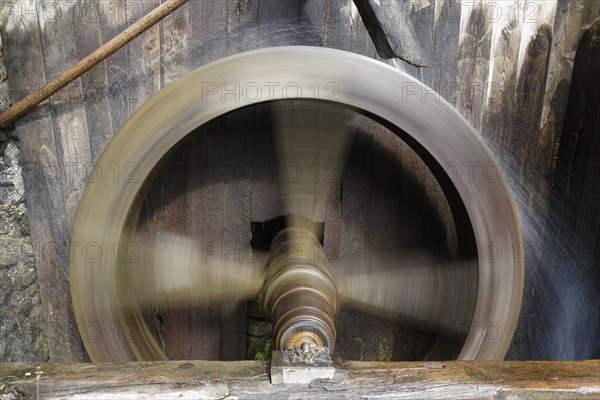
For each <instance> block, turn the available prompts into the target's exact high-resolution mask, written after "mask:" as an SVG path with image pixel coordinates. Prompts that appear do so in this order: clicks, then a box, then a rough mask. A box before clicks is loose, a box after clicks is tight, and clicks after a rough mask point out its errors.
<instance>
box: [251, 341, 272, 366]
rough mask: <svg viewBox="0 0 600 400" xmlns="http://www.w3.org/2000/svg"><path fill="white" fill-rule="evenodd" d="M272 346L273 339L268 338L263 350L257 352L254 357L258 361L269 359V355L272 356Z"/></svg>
mask: <svg viewBox="0 0 600 400" xmlns="http://www.w3.org/2000/svg"><path fill="white" fill-rule="evenodd" d="M272 346H273V340H272V339H267V341H266V342H265V347H264V349H263V351H259V352H258V353H256V355H255V356H254V359H255V360H256V361H267V360H268V359H269V357H270V356H271V347H272Z"/></svg>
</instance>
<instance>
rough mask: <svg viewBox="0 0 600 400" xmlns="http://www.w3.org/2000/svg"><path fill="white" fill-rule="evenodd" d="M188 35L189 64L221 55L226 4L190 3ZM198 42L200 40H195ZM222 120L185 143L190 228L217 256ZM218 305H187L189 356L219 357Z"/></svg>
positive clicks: (220, 232)
mask: <svg viewBox="0 0 600 400" xmlns="http://www.w3.org/2000/svg"><path fill="white" fill-rule="evenodd" d="M188 7H189V9H188V12H189V28H188V29H189V32H190V33H189V34H190V38H191V40H192V43H194V44H193V48H192V51H193V53H192V56H193V58H194V60H193V65H194V66H201V65H204V64H206V63H208V62H211V61H214V60H217V59H219V58H223V57H225V55H226V53H227V50H226V46H223V45H222V42H218V41H216V39H218V38H222V37H223V35H224V34H225V33H226V28H227V18H228V17H227V2H223V1H191V2H190V3H189V6H188ZM196 43H199V44H196ZM224 132H225V121H224V120H223V119H220V120H218V121H214V122H212V123H210V124H208V125H207V126H205V127H202V128H200V129H198V130H197V132H195V133H194V136H193V137H192V139H191V141H190V147H189V151H190V156H189V157H190V167H189V168H190V170H189V190H190V194H189V196H190V220H191V224H192V226H191V228H190V232H191V235H192V237H193V238H194V239H196V240H198V241H199V242H200V243H201V246H202V249H201V251H202V252H203V253H204V254H208V253H214V254H215V255H217V256H219V257H220V256H221V250H222V244H223V243H222V239H223V210H224V203H225V185H224V181H223V163H224V155H223V151H224V146H225V136H224ZM220 325H221V304H220V303H215V304H210V305H200V304H196V305H192V310H191V317H190V329H191V330H190V332H191V334H190V335H191V336H190V358H191V359H206V360H218V359H219V357H220V353H221V350H220V349H221V337H222V335H221V326H220Z"/></svg>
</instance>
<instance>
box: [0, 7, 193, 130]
mask: <svg viewBox="0 0 600 400" xmlns="http://www.w3.org/2000/svg"><path fill="white" fill-rule="evenodd" d="M187 2H188V0H166V1H165V2H164V3H163V4H161V5H160V6H158V7H156V8H155V9H154V10H152V11H150V12H149V13H148V14H146V15H145V16H144V17H143V18H141V19H140V20H139V21H137V22H136V23H134V24H133V25H131V26H130V27H129V28H127V29H125V30H124V31H123V32H121V33H119V34H118V35H117V36H115V37H114V38H112V39H111V40H110V41H108V42H107V43H105V44H103V45H102V46H100V47H99V48H98V49H96V50H94V51H93V52H92V53H91V54H90V55H88V56H87V57H85V58H84V59H82V60H81V61H79V62H78V63H77V64H75V65H73V66H72V67H71V68H69V69H67V70H66V71H65V72H63V73H62V74H61V75H60V76H59V77H57V78H56V79H53V80H52V81H51V82H48V83H47V84H45V85H44V87H42V88H41V89H40V90H37V91H35V92H33V93H31V94H29V95H28V96H26V97H25V98H23V99H21V100H19V101H18V102H16V103H15V104H13V105H12V106H11V107H9V108H8V110H6V111H4V112H3V113H2V114H0V127H2V126H6V125H8V124H10V123H11V122H12V121H14V120H15V119H17V118H19V117H20V116H22V115H23V114H25V113H27V112H28V111H31V110H32V109H33V108H34V107H35V106H37V105H38V104H40V103H41V102H42V101H44V100H46V99H47V98H48V97H50V96H52V95H53V94H54V93H56V92H58V91H59V90H60V89H62V88H64V87H65V86H67V85H68V84H69V83H71V82H73V81H74V80H75V79H77V78H79V77H80V76H81V75H83V74H84V73H86V72H87V71H89V70H90V69H92V68H93V67H94V66H96V65H97V64H99V63H100V62H102V61H104V60H105V59H106V58H108V57H109V56H110V55H112V54H113V53H115V52H116V51H117V50H119V49H120V48H122V47H123V46H125V45H126V44H127V43H129V42H131V41H132V40H133V39H135V38H136V37H138V36H139V35H140V34H142V33H144V31H146V30H147V29H148V28H150V27H152V26H153V25H154V24H156V23H157V22H158V21H160V20H161V19H163V18H164V17H166V16H167V15H169V14H171V13H172V12H173V11H175V10H176V9H178V8H179V7H181V6H182V5H184V4H185V3H187Z"/></svg>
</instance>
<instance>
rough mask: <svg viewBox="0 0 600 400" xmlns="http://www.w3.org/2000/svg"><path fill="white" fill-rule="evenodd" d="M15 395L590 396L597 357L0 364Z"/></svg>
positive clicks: (6, 388)
mask: <svg viewBox="0 0 600 400" xmlns="http://www.w3.org/2000/svg"><path fill="white" fill-rule="evenodd" d="M0 374H1V375H2V376H4V378H3V379H2V382H3V393H6V394H8V395H9V396H10V395H11V394H12V396H13V397H11V398H14V399H23V398H36V396H40V397H43V398H45V399H79V398H86V399H101V398H102V399H105V398H107V397H110V398H112V397H117V396H118V397H119V398H121V399H129V398H139V397H140V396H143V397H144V398H148V399H159V398H160V399H165V398H178V397H183V398H226V397H232V398H244V399H265V398H290V397H291V396H293V398H296V397H303V398H307V397H311V398H317V397H318V398H323V399H329V398H335V399H339V398H344V399H360V398H372V397H382V398H383V397H386V398H396V399H430V398H457V397H460V398H462V399H495V398H499V397H502V398H526V399H548V400H550V399H578V400H579V399H596V398H598V393H600V384H599V383H598V382H599V379H600V362H599V361H598V360H590V361H579V362H578V361H565V362H551V361H546V362H544V361H538V362H502V361H500V362H498V361H495V362H494V361H479V362H465V361H451V362H444V363H427V364H424V363H409V362H403V363H389V362H388V363H378V362H352V363H347V364H344V365H343V366H342V369H338V370H337V371H336V375H335V376H334V378H333V380H322V381H313V382H312V383H311V384H308V385H271V384H270V383H269V376H268V374H267V372H266V365H265V363H263V362H257V361H240V362H206V361H186V362H158V363H132V364H131V363H130V364H103V365H90V364H0Z"/></svg>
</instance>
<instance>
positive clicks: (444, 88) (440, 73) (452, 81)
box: [423, 0, 461, 105]
mask: <svg viewBox="0 0 600 400" xmlns="http://www.w3.org/2000/svg"><path fill="white" fill-rule="evenodd" d="M435 7H436V8H435V26H434V28H433V38H432V41H433V44H432V46H433V49H432V53H431V57H430V58H429V59H428V63H429V64H428V67H427V68H423V70H424V73H423V75H424V83H425V84H427V85H428V86H429V87H431V88H433V89H434V90H435V91H436V92H438V93H439V94H440V95H441V96H442V97H443V98H444V99H445V100H447V101H448V102H449V103H450V104H452V105H455V104H456V95H457V82H456V78H457V68H458V47H459V46H458V45H459V41H458V39H459V33H460V16H461V8H460V4H459V3H458V1H457V0H444V1H443V2H436V3H435Z"/></svg>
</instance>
